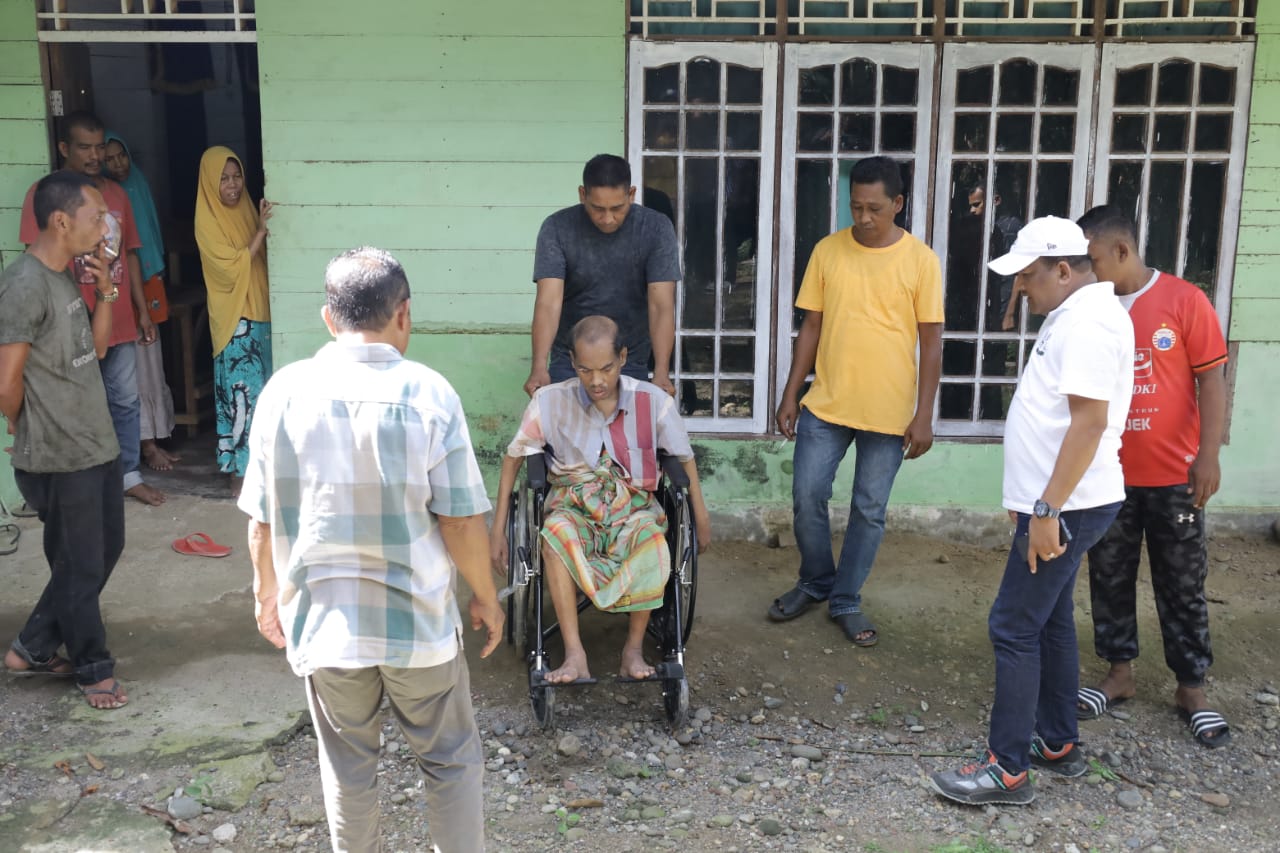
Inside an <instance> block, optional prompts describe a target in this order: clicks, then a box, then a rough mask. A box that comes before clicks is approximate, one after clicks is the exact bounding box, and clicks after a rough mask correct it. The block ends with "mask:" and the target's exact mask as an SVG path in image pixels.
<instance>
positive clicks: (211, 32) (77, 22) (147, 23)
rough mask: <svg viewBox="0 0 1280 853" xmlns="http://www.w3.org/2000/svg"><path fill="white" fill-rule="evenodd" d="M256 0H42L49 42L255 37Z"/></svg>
mask: <svg viewBox="0 0 1280 853" xmlns="http://www.w3.org/2000/svg"><path fill="white" fill-rule="evenodd" d="M253 2H254V0H39V3H38V5H37V9H36V20H37V25H38V28H39V30H38V37H39V40H40V41H44V42H59V41H66V42H138V41H145V42H199V41H208V42H254V41H257V38H258V34H257V32H256V21H255V17H254V5H253Z"/></svg>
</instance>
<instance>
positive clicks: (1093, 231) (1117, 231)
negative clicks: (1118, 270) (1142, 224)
mask: <svg viewBox="0 0 1280 853" xmlns="http://www.w3.org/2000/svg"><path fill="white" fill-rule="evenodd" d="M1076 224H1077V225H1079V226H1080V230H1081V231H1083V232H1084V233H1085V234H1086V235H1088V236H1089V237H1094V236H1101V235H1104V234H1105V235H1107V236H1109V237H1124V238H1126V239H1128V240H1129V242H1131V243H1132V244H1133V247H1134V248H1135V249H1136V248H1137V247H1138V226H1137V225H1135V224H1134V222H1133V218H1132V217H1130V216H1129V215H1128V214H1126V213H1125V212H1124V211H1123V210H1121V209H1120V208H1119V207H1117V206H1116V205H1114V204H1100V205H1098V206H1097V207H1095V208H1093V209H1091V210H1089V211H1088V212H1087V213H1085V215H1084V216H1081V217H1080V218H1079V219H1078V220H1076Z"/></svg>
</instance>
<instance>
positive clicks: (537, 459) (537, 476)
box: [524, 453, 547, 492]
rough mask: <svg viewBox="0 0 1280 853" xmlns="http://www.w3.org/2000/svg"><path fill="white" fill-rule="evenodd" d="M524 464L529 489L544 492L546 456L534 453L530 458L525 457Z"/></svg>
mask: <svg viewBox="0 0 1280 853" xmlns="http://www.w3.org/2000/svg"><path fill="white" fill-rule="evenodd" d="M524 464H525V470H526V471H527V472H528V476H529V488H531V489H533V490H534V491H536V492H541V491H545V490H546V488H547V455H546V454H545V453H535V454H533V455H532V456H526V457H525V460H524Z"/></svg>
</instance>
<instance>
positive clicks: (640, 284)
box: [533, 204, 680, 370]
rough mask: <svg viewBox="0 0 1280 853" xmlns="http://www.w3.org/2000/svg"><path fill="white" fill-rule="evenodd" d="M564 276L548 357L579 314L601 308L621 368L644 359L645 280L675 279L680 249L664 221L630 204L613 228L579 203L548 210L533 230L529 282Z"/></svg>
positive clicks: (642, 364) (562, 346)
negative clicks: (620, 353) (620, 351)
mask: <svg viewBox="0 0 1280 853" xmlns="http://www.w3.org/2000/svg"><path fill="white" fill-rule="evenodd" d="M544 278H559V279H563V280H564V303H563V305H562V306H561V309H560V327H559V329H557V330H556V338H555V342H554V343H553V344H552V346H551V355H552V357H553V358H554V357H555V356H556V355H557V354H559V353H568V352H569V348H570V344H571V341H570V337H569V333H570V330H572V329H573V324H574V323H576V322H578V321H579V320H581V319H582V318H583V317H590V316H592V315H595V314H603V315H604V316H606V317H609V318H611V319H612V320H613V321H614V322H615V323H617V324H618V332H619V336H620V338H621V343H622V345H623V346H625V347H626V348H627V364H628V366H632V367H638V368H639V369H641V370H644V369H645V368H646V367H647V365H648V363H649V355H650V351H651V347H650V344H649V284H650V283H652V282H658V281H679V280H680V247H679V245H678V244H677V243H676V231H675V228H674V227H672V225H671V220H670V219H668V218H667V217H666V216H664V215H663V214H661V213H657V212H655V211H653V210H650V209H649V208H647V207H642V206H640V205H638V204H633V205H632V206H631V210H630V211H629V212H628V213H627V218H626V220H624V221H623V223H622V227H621V228H619V229H618V230H617V231H615V232H614V233H612V234H605V233H604V232H603V231H601V230H600V229H599V228H597V227H596V226H595V225H594V224H593V223H592V222H591V217H590V216H589V215H588V214H587V211H586V208H584V207H583V206H582V205H580V204H576V205H574V206H573V207H566V208H565V209H564V210H560V211H557V212H556V213H553V214H551V215H550V216H548V217H547V218H546V219H545V220H544V221H543V223H542V228H541V229H540V230H539V231H538V248H537V252H536V254H535V256H534V260H533V280H534V281H535V282H536V281H538V280H539V279H544Z"/></svg>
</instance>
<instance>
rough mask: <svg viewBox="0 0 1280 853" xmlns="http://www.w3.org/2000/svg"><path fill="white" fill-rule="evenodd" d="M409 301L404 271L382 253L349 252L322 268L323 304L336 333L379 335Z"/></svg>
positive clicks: (368, 250)
mask: <svg viewBox="0 0 1280 853" xmlns="http://www.w3.org/2000/svg"><path fill="white" fill-rule="evenodd" d="M408 298H409V279H408V278H407V277H406V276H405V274H404V267H402V266H400V262H399V261H397V260H396V259H395V258H393V257H392V256H391V253H390V252H387V251H384V250H382V249H375V248H373V247H372V246H359V247H357V248H355V249H348V250H347V251H345V252H343V253H342V254H341V255H338V256H337V257H336V258H334V259H333V260H331V261H329V265H328V266H327V267H325V271H324V299H325V304H326V305H327V306H328V307H329V318H330V319H331V320H332V321H333V324H334V325H335V326H337V327H338V330H339V331H343V332H378V331H381V330H382V329H385V328H386V326H387V323H389V322H390V321H391V318H392V316H394V315H395V312H396V309H397V308H399V307H400V303H402V302H404V301H405V300H406V299H408Z"/></svg>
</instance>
